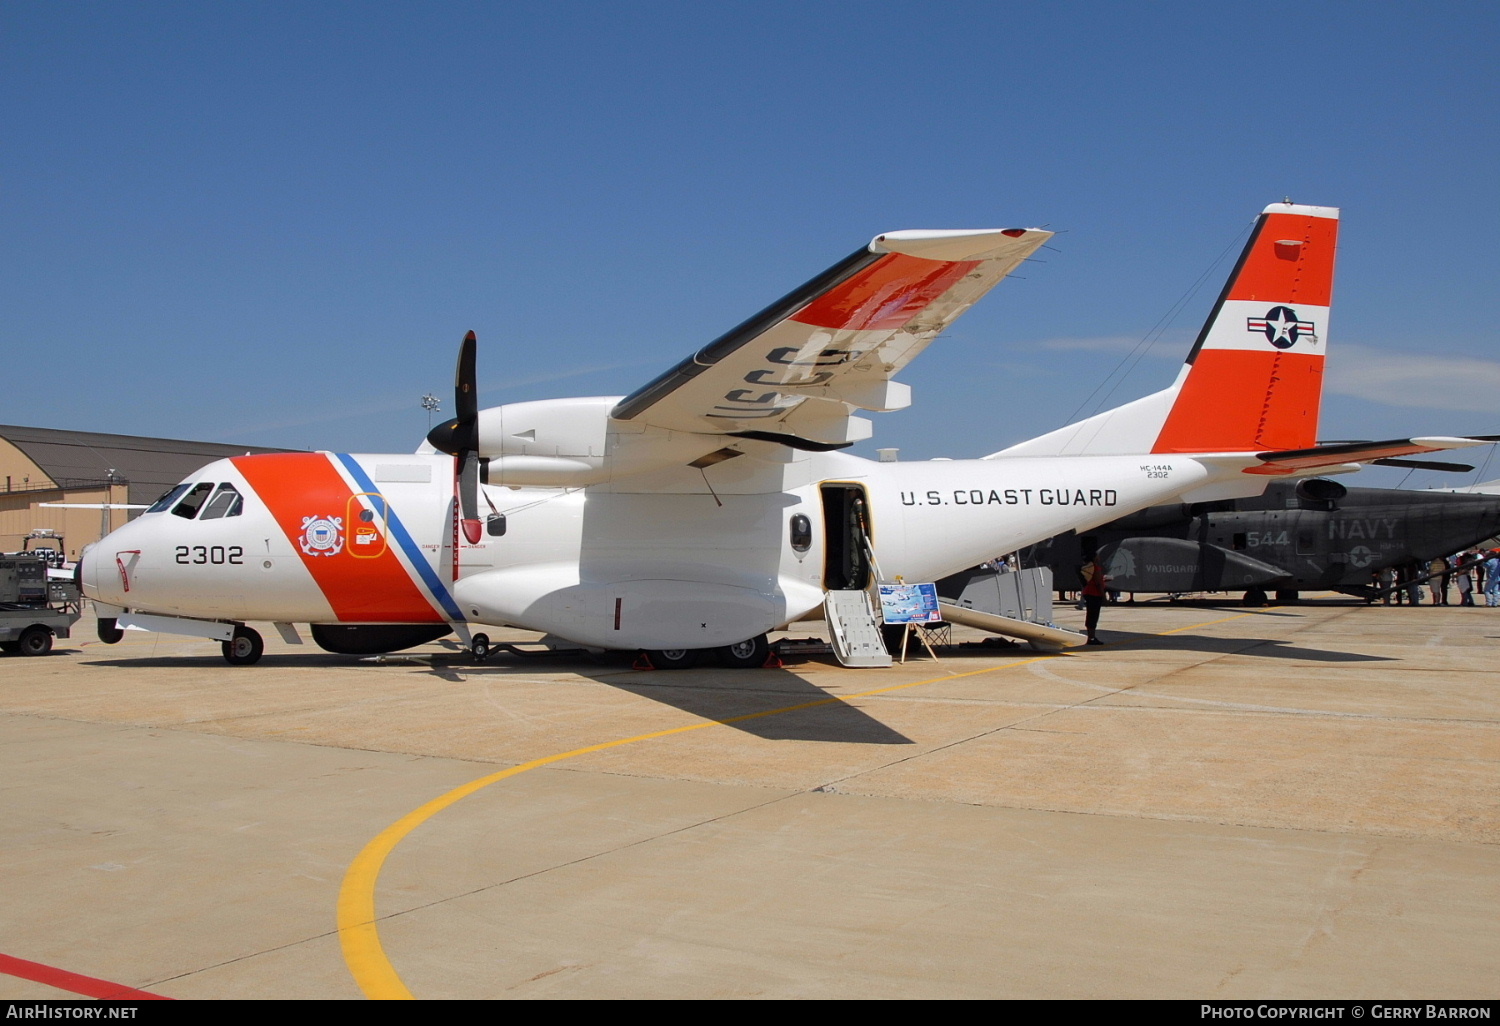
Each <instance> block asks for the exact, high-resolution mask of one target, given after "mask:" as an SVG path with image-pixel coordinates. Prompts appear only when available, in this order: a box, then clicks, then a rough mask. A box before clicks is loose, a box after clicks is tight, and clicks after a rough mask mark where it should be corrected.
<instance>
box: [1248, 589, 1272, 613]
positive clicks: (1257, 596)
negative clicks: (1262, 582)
mask: <svg viewBox="0 0 1500 1026" xmlns="http://www.w3.org/2000/svg"><path fill="white" fill-rule="evenodd" d="M1266 604H1267V599H1266V590H1265V589H1264V588H1251V589H1250V590H1249V591H1247V592H1245V605H1247V606H1254V607H1256V608H1259V607H1260V606H1264V605H1266Z"/></svg>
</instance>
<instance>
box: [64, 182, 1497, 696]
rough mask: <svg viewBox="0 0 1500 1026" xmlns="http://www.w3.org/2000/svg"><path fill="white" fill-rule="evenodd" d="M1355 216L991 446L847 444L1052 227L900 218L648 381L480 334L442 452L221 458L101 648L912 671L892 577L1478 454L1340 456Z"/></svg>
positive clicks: (170, 517) (1307, 228) (1252, 273)
mask: <svg viewBox="0 0 1500 1026" xmlns="http://www.w3.org/2000/svg"><path fill="white" fill-rule="evenodd" d="M1337 229H1338V211H1337V210H1336V209H1334V208H1329V207H1313V206H1301V205H1294V204H1291V203H1276V204H1272V205H1271V206H1269V207H1267V208H1266V210H1265V211H1264V213H1263V214H1262V215H1261V216H1260V218H1259V220H1258V221H1257V223H1256V225H1255V228H1254V230H1253V231H1252V233H1251V236H1250V239H1249V241H1248V243H1247V244H1246V246H1245V250H1244V253H1243V254H1242V255H1241V257H1240V260H1239V263H1238V265H1237V266H1236V267H1235V269H1234V271H1233V273H1232V275H1231V277H1230V279H1229V282H1228V284H1227V285H1226V286H1225V288H1224V291H1223V292H1222V294H1221V295H1220V296H1219V299H1218V301H1217V302H1216V303H1215V305H1214V307H1213V310H1212V312H1211V314H1210V316H1209V318H1208V321H1207V323H1206V324H1205V326H1204V327H1203V329H1202V331H1201V333H1200V334H1199V335H1198V338H1197V341H1196V343H1195V344H1194V345H1193V348H1192V351H1191V353H1190V354H1189V355H1188V358H1187V362H1186V363H1185V365H1184V366H1183V368H1182V371H1181V373H1180V374H1179V376H1178V378H1177V380H1176V381H1175V382H1174V383H1173V384H1172V385H1171V386H1170V387H1169V388H1167V389H1165V390H1164V391H1161V392H1157V393H1156V394H1154V395H1151V396H1148V397H1146V398H1144V399H1139V400H1136V401H1135V402H1132V403H1129V404H1127V405H1125V406H1122V407H1119V408H1117V409H1114V410H1110V411H1107V412H1105V413H1101V414H1098V415H1096V416H1093V417H1090V418H1088V419H1085V420H1082V421H1080V422H1078V423H1075V424H1072V425H1070V426H1068V427H1065V428H1062V429H1059V430H1056V431H1053V432H1051V433H1049V434H1045V435H1042V436H1041V437H1038V438H1035V439H1032V440H1031V441H1028V442H1023V443H1021V444H1019V445H1015V446H1012V447H1010V448H1008V449H1005V450H1003V451H1001V452H996V453H993V454H991V455H989V456H986V457H984V458H982V459H968V460H934V461H926V462H898V463H880V462H872V461H869V460H865V459H860V458H857V457H854V456H852V455H849V454H847V453H843V452H840V451H839V450H840V449H843V448H846V447H848V446H850V445H852V444H854V443H855V442H857V441H860V440H862V439H864V438H867V437H869V435H870V423H869V421H867V420H865V419H862V418H860V417H857V416H855V415H854V413H855V411H856V410H869V411H888V410H898V409H902V408H904V407H906V406H907V405H908V404H909V401H910V392H909V389H908V388H907V387H906V386H905V385H903V384H900V383H898V382H897V381H895V380H894V377H895V375H896V374H897V373H898V372H900V371H901V369H902V368H904V367H905V366H906V365H907V363H909V362H910V361H911V360H912V359H913V358H915V357H916V356H917V355H918V354H919V353H921V352H922V350H923V349H925V348H926V347H927V346H928V344H929V343H931V342H932V340H933V339H934V338H936V337H937V335H938V334H939V333H941V332H942V331H943V330H944V329H945V328H947V327H948V325H950V324H951V323H952V322H953V321H954V319H956V318H957V317H958V316H959V315H960V314H961V313H963V312H964V311H965V310H967V309H968V308H969V306H971V305H972V304H973V303H974V302H976V301H977V300H978V299H979V298H980V297H981V296H983V295H984V294H985V293H986V292H988V291H989V290H990V289H991V288H992V287H994V286H995V285H996V284H997V283H998V282H999V281H1000V279H1002V278H1004V277H1005V276H1006V275H1007V274H1009V273H1010V272H1011V271H1012V270H1014V269H1015V268H1016V267H1017V266H1018V265H1020V264H1021V263H1022V262H1023V261H1025V260H1026V259H1027V258H1028V257H1029V256H1030V255H1031V254H1032V253H1033V252H1034V251H1035V250H1036V249H1037V248H1038V247H1039V246H1040V245H1041V244H1042V243H1043V242H1044V241H1046V240H1047V239H1048V238H1049V237H1050V236H1051V233H1050V232H1047V231H1041V230H1038V229H1031V228H1026V229H1022V228H1007V229H1002V230H978V231H898V232H890V233H888V234H885V235H879V236H877V237H876V238H875V239H874V240H873V241H871V242H870V244H869V245H867V246H864V247H862V248H860V249H859V250H858V251H857V252H855V253H854V254H853V255H852V256H850V257H848V258H847V259H845V260H843V261H841V262H840V263H838V264H836V265H835V266H833V267H832V268H830V269H829V270H827V271H825V272H824V273H823V274H821V275H819V276H818V277H816V278H814V279H813V280H812V281H810V282H808V283H807V284H805V285H803V286H802V287H800V288H798V289H796V290H795V291H793V292H792V293H790V294H789V295H787V296H786V297H784V298H783V299H780V300H778V301H777V302H775V303H773V304H772V305H771V306H769V307H767V308H766V309H765V310H763V311H761V312H760V313H758V314H756V315H755V316H753V317H751V318H750V319H749V320H747V321H745V322H744V323H742V324H740V325H739V326H738V327H736V328H733V329H732V330H730V331H729V332H728V333H726V334H725V335H723V336H721V337H720V338H718V339H716V340H714V341H713V342H711V343H709V344H708V345H707V346H706V347H704V348H703V349H701V350H699V351H698V352H697V353H696V354H694V355H693V356H691V357H689V358H687V359H685V360H683V361H682V362H681V363H680V364H678V365H677V366H675V367H673V368H672V369H671V370H669V371H667V372H666V373H665V374H662V375H661V376H660V377H658V378H656V379H655V380H654V381H651V382H649V383H648V384H646V385H644V386H643V387H641V388H640V389H638V390H637V391H635V392H633V393H631V394H630V395H628V396H624V397H623V398H622V397H619V396H610V397H594V398H575V399H555V400H548V401H540V402H522V403H512V404H509V405H505V406H498V407H494V408H490V409H484V410H480V409H478V406H477V401H476V396H477V392H476V387H475V348H476V346H475V340H474V335H473V333H472V332H471V333H470V334H469V335H468V337H467V338H465V339H464V342H463V344H462V346H461V348H460V354H459V361H458V373H457V388H456V393H457V411H456V412H457V416H456V417H455V418H454V419H453V420H451V421H448V422H447V423H445V424H441V425H439V426H438V427H437V428H435V429H434V430H433V431H432V432H431V433H430V434H429V436H428V440H429V442H430V443H431V445H430V447H427V446H424V449H426V450H427V451H426V452H419V453H417V454H404V455H402V454H397V455H350V454H346V453H331V452H318V453H285V454H267V455H247V456H239V457H234V458H232V459H225V460H220V461H218V462H215V463H211V464H209V465H208V466H206V467H204V468H203V469H202V470H201V471H199V472H198V473H196V474H194V475H192V476H191V477H189V478H188V479H187V480H186V481H184V482H183V483H182V484H180V485H178V486H177V487H176V488H173V489H172V490H171V491H169V492H168V493H167V494H166V495H164V496H162V498H161V499H160V500H159V501H158V502H157V503H156V504H155V505H153V506H152V507H151V508H150V509H148V510H147V511H146V512H145V513H143V514H142V515H141V516H139V517H138V518H137V519H135V520H133V521H131V522H130V523H128V524H126V525H125V526H124V527H122V528H120V529H119V530H116V531H114V532H113V533H111V534H110V535H109V536H108V537H106V538H105V539H103V540H102V541H101V542H98V543H96V544H95V545H93V546H92V547H91V548H90V549H88V550H87V551H86V552H85V554H84V555H83V557H82V559H81V561H80V568H79V577H80V582H81V584H82V586H83V589H84V591H85V592H86V593H87V594H88V596H89V597H90V598H91V599H92V600H93V601H94V603H95V606H96V609H97V610H98V612H99V615H100V637H101V638H102V639H103V640H105V641H117V640H119V638H120V636H121V628H123V627H126V626H137V627H142V628H145V629H148V630H160V631H168V632H174V633H183V634H190V635H199V636H203V637H209V638H216V639H218V640H219V641H221V642H222V643H223V652H224V656H225V658H226V659H227V660H228V661H229V662H231V663H238V664H244V663H253V662H255V661H256V660H257V659H258V658H259V657H260V655H261V650H262V640H261V637H260V635H259V634H257V633H256V632H255V631H253V630H252V629H250V628H248V627H246V626H245V625H244V621H247V620H261V621H272V622H274V623H276V625H277V628H278V630H279V631H280V632H281V633H282V635H283V636H284V637H286V638H287V640H289V641H291V640H300V636H299V635H298V634H297V632H296V627H295V626H294V625H295V624H298V623H305V624H309V625H310V628H311V633H312V636H313V638H314V640H315V641H316V642H317V643H318V644H320V645H321V646H322V647H324V648H325V649H328V650H331V651H335V652H345V653H359V654H363V653H374V652H384V651H393V650H395V649H400V648H405V647H409V646H412V645H417V644H422V643H425V642H427V641H431V640H435V639H436V638H439V637H442V636H444V635H446V634H448V633H449V632H457V633H458V635H459V637H460V639H462V640H463V641H464V642H465V644H467V645H469V646H470V647H471V648H472V650H473V652H474V654H475V655H477V656H479V657H480V658H483V656H484V654H485V653H486V652H487V650H488V645H489V639H488V637H487V636H486V635H484V634H483V633H481V632H480V631H479V628H481V627H483V626H485V625H490V626H492V627H495V626H502V625H503V626H511V627H517V628H523V629H526V630H530V631H539V632H543V633H544V634H545V635H548V636H550V640H552V641H553V642H554V643H564V644H571V645H577V646H584V647H592V648H602V649H625V650H643V651H645V652H646V653H648V655H649V657H650V659H651V661H652V663H653V664H654V665H655V666H657V667H658V668H673V667H680V666H684V665H690V664H691V663H693V662H694V661H696V660H697V659H698V658H700V657H701V656H703V655H705V654H708V653H712V654H713V655H714V657H715V658H717V659H718V660H719V661H720V662H721V663H723V664H725V665H729V666H758V665H760V664H761V663H763V662H764V661H765V658H766V652H767V643H766V634H767V632H768V631H772V630H775V629H776V628H778V627H782V626H784V625H787V624H790V623H792V622H795V621H797V620H801V619H811V618H817V617H818V616H819V615H820V613H819V611H820V610H822V611H823V614H822V615H824V616H826V618H827V619H828V621H829V623H830V625H831V627H833V628H834V630H833V632H832V633H834V634H835V635H836V637H835V649H836V651H837V652H838V654H839V655H840V658H841V659H843V661H845V662H846V663H860V662H861V661H862V659H863V658H865V657H868V658H869V659H871V660H875V661H878V660H879V658H880V657H884V658H885V661H886V662H889V657H888V656H885V652H884V650H883V649H882V648H880V647H879V640H878V638H879V633H878V614H876V613H875V612H874V611H873V608H872V605H871V601H870V596H869V591H870V588H871V585H872V582H873V581H875V580H894V579H896V578H898V577H899V578H901V579H904V580H906V581H931V580H935V579H937V578H940V577H943V576H945V575H948V574H951V573H954V572H955V571H958V570H961V569H964V568H966V567H971V566H974V565H975V564H977V563H979V562H982V561H984V560H987V559H990V558H992V557H994V556H996V555H997V554H999V553H1005V552H1011V551H1014V550H1016V549H1018V548H1021V547H1023V546H1026V545H1031V544H1034V543H1036V542H1039V541H1041V540H1043V539H1045V538H1050V537H1052V536H1053V535H1056V534H1059V533H1062V532H1064V531H1068V530H1082V529H1087V528H1089V527H1093V526H1096V525H1098V524H1103V523H1107V522H1109V521H1111V520H1116V519H1118V518H1119V517H1121V516H1123V515H1124V514H1127V513H1129V512H1132V511H1134V510H1138V509H1144V508H1146V507H1148V506H1153V505H1159V504H1161V503H1163V502H1169V501H1184V502H1197V501H1207V500H1216V499H1229V498H1237V497H1244V496H1249V495H1256V494H1259V493H1260V492H1261V491H1262V490H1263V489H1264V487H1265V485H1266V484H1267V482H1268V481H1270V480H1272V479H1273V478H1278V477H1279V478H1286V477H1301V476H1308V475H1312V474H1326V473H1330V472H1338V471H1340V470H1353V469H1356V465H1357V463H1358V462H1359V461H1362V460H1371V459H1376V458H1380V457H1391V456H1401V455H1408V454H1415V453H1422V452H1431V451H1435V450H1439V449H1450V448H1458V447H1461V446H1465V445H1475V444H1479V443H1478V442H1477V441H1475V440H1473V439H1459V438H1416V439H1399V440H1394V441H1388V442H1378V443H1375V442H1371V443H1355V444H1342V445H1331V446H1329V445H1325V446H1319V445H1317V444H1316V432H1317V424H1318V407H1319V402H1320V399H1321V394H1322V381H1323V361H1324V353H1325V346H1326V343H1327V337H1328V312H1329V303H1330V296H1331V292H1332V287H1333V266H1334V252H1335V241H1336V238H1337ZM869 628H874V629H875V630H874V638H875V639H876V640H875V641H874V642H873V645H867V644H866V643H865V642H862V641H859V640H858V639H860V638H862V637H866V636H867V635H868V634H869V633H870V631H869V630H868V629H869ZM851 639H853V640H851ZM870 648H874V649H878V651H877V652H874V653H873V654H870V652H869V651H868V649H870ZM862 653H863V654H864V655H863V656H862Z"/></svg>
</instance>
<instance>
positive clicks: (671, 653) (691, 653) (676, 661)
mask: <svg viewBox="0 0 1500 1026" xmlns="http://www.w3.org/2000/svg"><path fill="white" fill-rule="evenodd" d="M646 656H647V657H648V658H649V659H650V660H651V665H652V666H654V667H656V668H657V669H658V670H686V669H688V668H689V667H693V666H697V665H698V650H697V649H695V648H656V649H650V650H649V651H647V652H646Z"/></svg>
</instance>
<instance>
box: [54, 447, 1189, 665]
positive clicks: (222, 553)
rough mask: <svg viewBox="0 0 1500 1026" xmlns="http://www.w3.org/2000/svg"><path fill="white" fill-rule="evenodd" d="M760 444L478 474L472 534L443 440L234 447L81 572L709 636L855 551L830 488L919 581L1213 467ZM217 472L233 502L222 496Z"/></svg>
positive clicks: (359, 607)
mask: <svg viewBox="0 0 1500 1026" xmlns="http://www.w3.org/2000/svg"><path fill="white" fill-rule="evenodd" d="M754 448H756V449H757V450H763V452H761V453H759V454H758V455H745V456H743V457H740V458H733V459H730V460H727V461H726V462H723V463H720V464H717V465H713V466H710V467H707V468H705V469H703V470H699V469H693V468H689V467H678V468H672V469H670V470H666V471H662V472H660V473H657V474H654V475H650V476H649V479H648V480H645V481H641V480H639V479H638V478H632V479H631V480H629V481H626V482H624V483H620V484H612V483H608V482H606V483H603V484H596V485H590V486H587V487H583V488H534V487H508V486H501V485H495V484H489V485H485V486H483V488H482V501H481V503H480V506H481V509H482V510H483V511H484V512H486V513H490V512H491V511H493V513H494V514H499V515H501V516H503V520H500V519H498V518H495V517H494V516H491V517H490V519H489V521H488V522H489V523H490V524H491V525H492V527H491V529H490V530H493V531H496V532H498V531H499V530H501V528H500V526H499V525H500V524H502V523H503V525H504V526H503V533H493V534H492V533H489V531H487V532H486V533H485V534H484V535H483V536H481V538H480V540H479V541H478V542H477V543H473V544H471V543H469V542H468V541H467V540H466V539H464V537H463V536H462V534H461V533H460V532H459V531H458V530H457V522H456V518H455V512H454V499H453V490H452V475H453V461H452V459H451V458H449V457H447V456H441V455H431V456H430V455H401V454H387V455H349V454H338V453H294V454H271V455H255V456H242V457H235V458H232V459H228V460H221V461H218V462H216V463H212V464H210V465H208V466H207V467H204V468H203V469H202V470H201V471H200V472H199V473H197V474H195V475H193V477H192V478H191V479H189V480H188V481H187V482H184V484H185V485H186V486H187V488H186V489H185V490H183V491H182V494H181V495H180V496H179V497H178V498H176V499H174V500H173V501H172V502H169V503H165V504H158V508H154V509H153V510H152V511H150V512H147V513H145V514H143V515H142V516H140V517H139V518H137V519H136V520H134V521H132V522H131V523H129V524H127V525H126V526H124V527H122V528H121V529H119V530H117V531H115V532H113V533H112V534H110V535H109V536H108V537H107V538H105V539H104V540H103V541H102V542H100V543H99V544H98V545H96V546H95V547H94V548H93V549H92V550H91V551H90V552H89V554H88V555H87V557H86V559H85V560H84V569H83V571H82V576H83V584H84V587H85V590H86V592H87V593H88V594H89V595H90V597H91V598H93V599H94V600H95V601H96V602H98V603H103V604H105V605H106V606H115V607H119V608H121V609H128V610H131V611H134V612H143V613H152V614H162V615H170V616H182V617H193V618H198V619H213V620H226V621H243V620H272V621H281V622H290V623H329V624H332V623H344V624H356V623H357V624H375V623H413V624H420V623H432V624H442V623H444V622H450V623H456V622H460V621H466V622H468V623H470V624H492V625H502V624H503V625H510V626H515V627H520V628H525V629H531V630H538V631H544V632H547V633H550V634H554V635H557V636H559V637H563V638H567V639H570V640H572V641H574V642H577V643H580V644H586V645H592V646H599V647H604V648H669V647H689V648H705V647H713V646H719V645H725V644H732V643H735V642H738V641H742V640H744V639H746V638H750V637H754V636H756V635H758V634H762V633H764V632H766V631H768V630H771V629H774V628H776V627H778V626H780V625H783V624H786V623H789V622H792V621H795V620H797V619H799V618H803V617H806V616H807V615H808V614H810V613H813V612H814V611H815V610H817V609H818V608H819V607H820V606H821V604H822V602H823V597H824V593H825V589H826V588H827V587H830V586H833V587H837V586H840V585H841V584H843V585H847V584H848V582H838V583H835V582H831V581H830V576H833V577H837V576H838V573H839V571H838V569H837V567H836V566H833V565H831V564H832V563H836V562H837V559H839V558H841V557H842V556H843V555H848V553H841V552H840V551H837V550H840V549H841V548H851V547H853V543H851V542H849V541H848V540H847V539H845V538H844V537H843V535H841V534H840V529H839V526H838V525H837V524H832V523H830V516H829V510H830V509H831V508H832V507H831V506H830V503H831V502H834V501H835V499H834V497H835V496H839V495H843V496H845V497H847V496H856V497H858V498H859V500H860V501H861V502H862V503H863V504H864V505H863V510H862V512H861V513H860V514H859V515H860V516H861V518H862V520H861V523H862V530H863V531H864V532H865V533H867V534H868V537H869V538H870V540H871V542H872V546H873V550H874V554H875V558H876V561H877V564H878V567H879V571H880V572H881V574H882V575H883V576H884V577H886V578H888V579H890V578H894V577H896V576H898V575H899V576H901V577H903V578H904V579H906V580H908V581H926V580H934V579H936V578H938V577H941V576H944V575H946V574H949V573H952V572H954V571H956V570H959V569H962V568H964V567H966V566H972V565H974V564H976V563H978V562H981V561H983V560H985V559H989V558H991V557H993V556H994V555H995V554H997V553H1000V552H1006V551H1011V550H1013V549H1015V548H1018V547H1020V546H1022V545H1026V544H1030V543H1033V542H1035V541H1037V540H1039V539H1041V538H1044V537H1047V536H1050V535H1052V534H1056V533H1058V532H1060V531H1063V530H1069V529H1083V528H1088V527H1090V526H1093V525H1095V524H1100V523H1104V522H1107V521H1110V520H1114V519H1116V518H1118V517H1120V516H1121V515H1122V514H1124V513H1128V512H1130V511H1132V510H1136V509H1140V508H1142V507H1144V506H1149V505H1151V504H1153V503H1157V502H1161V501H1163V500H1165V499H1168V498H1171V497H1174V496H1177V495H1180V494H1182V493H1183V492H1185V491H1188V490H1191V489H1194V488H1197V487H1200V486H1201V485H1202V484H1203V483H1204V482H1205V480H1207V479H1208V477H1209V475H1210V471H1209V470H1208V469H1206V467H1205V466H1204V465H1203V464H1202V463H1200V462H1198V461H1195V460H1193V459H1190V458H1186V457H1173V456H1160V455H1155V456H1151V457H1149V459H1148V460H1143V459H1142V458H1139V457H1095V458H1083V459H1080V458H1077V457H1070V458H1067V459H1046V458H1036V459H1015V460H1004V461H987V460H951V461H948V460H935V461H930V462H920V463H916V462H908V463H877V462H872V461H869V460H864V459H859V458H857V457H852V456H848V455H845V454H841V453H836V452H835V453H803V452H796V453H792V452H790V451H788V450H786V449H784V448H783V447H780V446H774V445H771V444H769V443H755V446H754ZM226 486H227V487H228V488H229V489H232V490H233V492H234V493H235V494H236V495H237V496H238V497H239V503H238V507H237V508H234V509H233V510H231V509H230V507H231V506H232V505H233V503H232V501H231V502H223V501H219V499H218V498H217V497H218V496H219V495H220V493H221V492H222V491H224V489H225V487H226ZM194 495H196V496H198V498H197V504H196V506H193V507H192V508H186V507H184V506H183V502H184V500H185V499H191V498H192V497H193V496H194ZM839 501H842V500H839ZM216 503H217V511H218V513H219V514H220V515H211V514H213V513H215V511H216V510H215V504H216ZM840 509H843V507H840ZM226 513H227V514H228V515H224V514H226ZM839 515H840V516H842V515H843V514H842V513H840V514H839ZM799 518H805V519H799ZM854 556H855V558H856V561H857V557H858V553H854ZM455 564H456V566H455Z"/></svg>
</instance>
